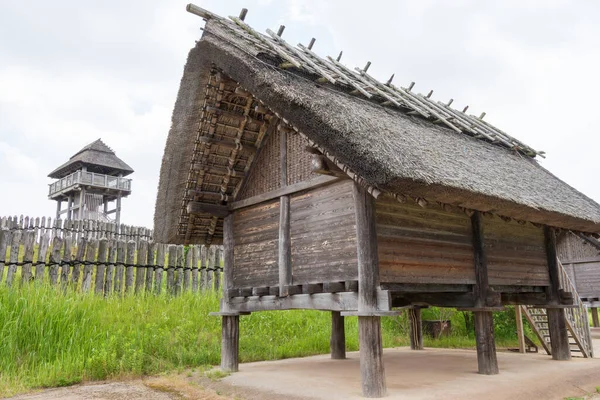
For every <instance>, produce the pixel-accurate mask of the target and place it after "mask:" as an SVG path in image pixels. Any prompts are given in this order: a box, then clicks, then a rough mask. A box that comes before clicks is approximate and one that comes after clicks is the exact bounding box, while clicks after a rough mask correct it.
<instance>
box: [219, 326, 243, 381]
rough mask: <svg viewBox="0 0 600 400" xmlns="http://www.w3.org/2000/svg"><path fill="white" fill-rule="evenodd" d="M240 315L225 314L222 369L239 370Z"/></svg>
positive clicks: (222, 329) (222, 338)
mask: <svg viewBox="0 0 600 400" xmlns="http://www.w3.org/2000/svg"><path fill="white" fill-rule="evenodd" d="M239 343H240V317H239V316H238V315H233V316H223V317H222V327H221V369H222V370H223V371H226V372H237V371H238V365H239Z"/></svg>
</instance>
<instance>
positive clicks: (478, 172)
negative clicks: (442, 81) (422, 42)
mask: <svg viewBox="0 0 600 400" xmlns="http://www.w3.org/2000/svg"><path fill="white" fill-rule="evenodd" d="M188 11H190V12H192V13H194V14H197V15H199V16H201V17H203V18H204V19H205V20H206V25H205V26H204V33H203V35H202V38H201V39H200V40H199V41H198V42H197V44H196V46H195V47H194V48H193V49H192V50H191V51H190V53H189V57H188V60H187V64H186V66H185V69H184V72H183V78H182V80H181V86H180V89H179V94H178V98H177V102H176V104H175V109H174V112H173V119H172V126H171V130H170V132H169V137H168V139H167V143H166V148H165V153H164V157H163V161H162V168H161V174H160V183H159V190H158V197H157V203H156V212H155V240H157V241H162V242H166V243H206V244H211V243H223V245H224V259H225V265H224V293H223V300H222V303H221V311H220V314H219V315H221V316H222V320H223V348H222V367H223V368H224V369H226V370H230V371H236V370H237V368H238V339H239V331H238V329H239V328H238V326H239V316H240V315H243V314H246V313H251V312H258V311H268V310H285V309H318V310H324V311H330V312H331V315H332V340H331V351H332V357H333V358H344V355H345V350H344V330H343V327H344V324H343V317H344V316H358V321H359V337H360V354H361V375H362V384H363V393H364V395H365V396H368V397H379V396H383V395H384V394H385V392H386V388H385V374H384V371H383V362H382V345H381V334H380V317H381V316H386V315H393V314H395V313H397V312H398V308H399V307H414V308H412V309H411V310H412V311H411V313H412V315H413V320H414V321H418V320H419V308H418V306H424V305H435V306H442V307H459V308H462V309H468V310H472V311H473V312H474V315H475V325H476V333H477V355H478V368H479V372H480V373H483V374H495V373H497V372H498V366H497V362H496V353H495V345H494V335H493V321H492V312H493V311H494V310H499V309H501V307H502V306H503V305H507V304H533V305H539V306H543V307H546V308H548V314H549V317H548V318H549V325H550V334H551V337H552V357H553V358H555V359H561V360H562V359H568V358H569V357H570V353H569V348H568V338H567V328H566V326H565V317H564V307H568V306H569V305H570V304H572V302H573V299H572V296H571V293H569V292H567V291H565V290H563V289H562V288H561V286H560V282H559V271H558V268H559V266H558V264H557V257H556V247H555V235H556V233H557V232H558V231H560V230H574V231H581V232H586V233H597V232H600V206H599V205H598V204H597V203H595V202H594V201H592V200H590V199H589V198H588V197H586V196H584V195H583V194H581V193H579V192H578V191H576V190H575V189H573V188H571V187H570V186H569V185H567V184H565V183H564V182H562V181H560V180H559V179H558V178H556V177H555V176H553V175H552V174H551V173H549V172H548V171H546V170H545V169H544V168H542V167H541V166H540V165H539V164H538V163H537V161H536V157H539V156H541V155H542V154H543V153H541V152H538V151H535V150H534V149H532V148H530V147H528V146H527V145H525V144H523V143H521V142H520V141H518V140H516V139H514V138H513V137H511V136H509V135H507V134H506V133H504V132H502V131H501V130H499V129H497V128H495V127H493V126H492V125H490V124H488V123H487V122H485V121H483V119H482V117H475V116H472V115H468V114H467V113H466V110H463V111H459V110H456V109H454V108H452V107H451V106H450V104H447V103H441V102H437V101H435V100H433V99H432V98H431V93H430V94H429V95H421V94H418V93H416V92H414V91H413V90H412V89H413V88H412V85H410V86H409V87H408V88H402V87H397V86H395V85H393V84H392V82H391V79H390V81H388V82H387V83H383V82H379V81H377V80H376V79H375V78H373V77H371V76H370V75H369V74H368V68H369V65H370V63H367V65H366V67H364V68H362V69H357V70H356V71H355V70H351V69H349V68H347V67H346V66H344V65H343V64H342V62H341V60H340V58H341V53H340V56H338V57H337V58H335V57H328V58H327V59H325V58H322V57H320V56H318V55H317V54H316V53H315V52H313V50H312V47H313V45H314V40H311V42H310V44H308V45H307V46H303V45H298V46H292V45H290V44H288V43H287V42H285V40H284V39H283V37H282V35H283V27H281V28H280V29H279V31H278V32H277V33H275V32H272V31H270V30H268V31H267V35H263V34H260V33H258V32H256V31H254V30H253V29H252V28H251V27H250V26H249V25H247V24H246V23H245V22H244V18H245V15H246V10H243V11H242V13H241V14H240V16H239V17H230V19H226V18H222V17H219V16H217V15H215V14H212V13H210V12H209V11H207V10H203V9H201V8H199V7H196V6H193V5H189V6H188ZM415 306H417V307H415ZM414 331H415V332H416V334H415V335H414V338H415V342H416V343H415V347H417V348H418V347H419V346H421V345H422V344H420V343H419V340H420V336H419V334H418V323H417V324H415V330H414Z"/></svg>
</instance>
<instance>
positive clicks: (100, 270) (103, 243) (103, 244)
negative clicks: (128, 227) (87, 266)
mask: <svg viewBox="0 0 600 400" xmlns="http://www.w3.org/2000/svg"><path fill="white" fill-rule="evenodd" d="M107 254H108V239H107V238H106V236H102V238H101V239H100V243H99V245H98V260H97V261H98V263H97V266H96V284H95V287H94V293H96V294H98V293H103V292H104V279H105V274H106V256H107Z"/></svg>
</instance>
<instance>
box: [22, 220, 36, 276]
mask: <svg viewBox="0 0 600 400" xmlns="http://www.w3.org/2000/svg"><path fill="white" fill-rule="evenodd" d="M34 245H35V232H34V231H27V232H25V249H24V250H25V251H24V253H23V268H22V269H21V282H23V283H27V282H29V281H30V280H31V278H32V273H31V266H32V264H33V250H34Z"/></svg>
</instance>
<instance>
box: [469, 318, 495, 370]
mask: <svg viewBox="0 0 600 400" xmlns="http://www.w3.org/2000/svg"><path fill="white" fill-rule="evenodd" d="M473 316H474V318H473V319H474V322H475V341H476V343H477V367H478V372H479V373H480V374H483V375H496V374H497V373H498V360H497V358H496V342H495V340H494V318H493V315H492V313H491V312H489V311H475V312H473Z"/></svg>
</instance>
